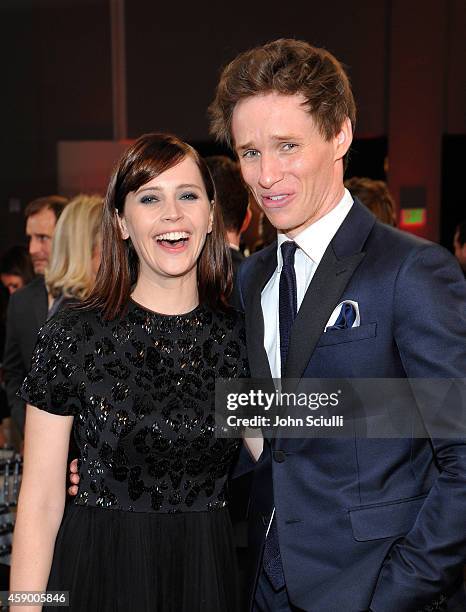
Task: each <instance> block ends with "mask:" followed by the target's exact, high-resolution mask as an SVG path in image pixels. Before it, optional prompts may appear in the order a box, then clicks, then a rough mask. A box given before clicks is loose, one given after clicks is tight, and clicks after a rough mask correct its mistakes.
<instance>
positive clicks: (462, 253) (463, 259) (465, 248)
mask: <svg viewBox="0 0 466 612" xmlns="http://www.w3.org/2000/svg"><path fill="white" fill-rule="evenodd" d="M453 247H454V249H455V257H456V259H457V260H458V261H459V262H460V266H461V267H462V269H463V270H464V271H465V272H466V243H465V244H463V245H461V244H460V241H459V232H456V233H455V237H454V239H453Z"/></svg>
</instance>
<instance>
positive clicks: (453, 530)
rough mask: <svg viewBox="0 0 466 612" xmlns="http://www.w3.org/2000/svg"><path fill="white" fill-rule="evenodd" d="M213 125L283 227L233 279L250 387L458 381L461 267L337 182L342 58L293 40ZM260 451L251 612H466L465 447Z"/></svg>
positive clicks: (345, 134) (385, 443) (258, 64)
mask: <svg viewBox="0 0 466 612" xmlns="http://www.w3.org/2000/svg"><path fill="white" fill-rule="evenodd" d="M210 114H211V129H212V133H213V134H214V135H215V136H216V137H217V138H218V139H219V140H221V141H223V142H224V143H226V144H229V145H230V146H231V147H232V148H233V149H234V151H235V152H236V154H237V155H238V158H239V160H240V165H241V171H242V175H243V179H244V180H245V182H246V184H247V185H248V187H249V189H250V191H251V192H252V193H253V194H254V196H255V198H256V199H257V202H258V203H259V205H260V207H261V208H262V209H263V210H264V212H265V214H266V215H267V217H268V218H269V220H270V221H271V223H272V224H273V225H274V226H275V227H276V228H277V230H278V239H277V242H276V243H274V244H272V245H271V246H269V247H267V248H265V249H264V250H262V251H260V252H259V253H258V254H257V255H252V256H251V257H249V258H248V259H247V260H246V261H245V262H244V263H243V265H242V266H241V268H240V270H239V274H238V282H237V285H238V286H237V290H238V295H239V299H240V304H241V306H242V308H243V309H244V311H245V315H246V330H247V343H248V356H249V360H250V369H251V375H252V376H253V377H255V378H271V377H274V378H280V377H282V379H291V378H294V379H305V378H343V379H344V378H408V377H410V378H458V379H459V378H463V377H464V376H465V372H466V344H465V342H464V338H465V333H466V283H465V282H464V279H463V277H462V275H461V273H460V270H459V268H458V265H457V264H456V262H455V261H454V259H453V257H452V256H451V254H449V253H448V252H447V251H446V250H445V249H443V248H442V247H439V246H437V245H434V244H432V243H429V242H427V241H424V240H421V239H418V238H416V237H414V236H412V235H409V234H405V233H402V232H399V231H398V230H396V229H394V228H392V227H389V226H387V225H384V224H382V223H380V222H379V221H377V220H376V218H375V217H374V215H373V214H372V213H371V212H370V211H368V210H367V208H366V207H364V206H363V205H362V204H361V203H360V202H359V201H358V200H357V199H355V198H353V197H352V196H351V194H350V193H349V191H347V190H345V188H344V184H343V175H344V167H345V160H346V158H347V155H348V151H349V148H350V145H351V141H352V137H353V130H354V125H355V117H356V108H355V103H354V99H353V95H352V92H351V87H350V83H349V80H348V78H347V75H346V74H345V72H344V69H343V68H342V66H341V64H340V63H339V62H338V60H337V59H336V58H335V57H333V56H332V55H331V54H330V53H328V52H327V51H325V50H323V49H318V48H315V47H312V46H311V45H309V44H308V43H305V42H301V41H295V40H283V39H282V40H278V41H274V42H272V43H269V44H267V45H264V46H262V47H259V48H257V49H253V50H251V51H247V52H245V53H243V54H241V55H239V56H238V57H237V58H236V59H235V60H233V61H232V62H231V63H230V64H229V65H228V66H227V67H226V68H225V69H224V71H223V73H222V75H221V78H220V82H219V85H218V88H217V93H216V97H215V99H214V102H213V103H212V105H211V107H210ZM283 382H285V383H286V380H285V381H283V380H282V383H283ZM421 416H423V417H424V416H425V415H421ZM449 417H450V415H449V414H448V411H447V412H446V413H442V414H441V415H440V419H445V424H447V423H448V419H449ZM441 424H443V421H442V423H441ZM424 425H425V426H426V427H427V428H428V429H430V428H429V423H428V422H427V421H426V420H425V419H424ZM253 450H254V449H253ZM256 451H257V452H256V454H255V457H256V458H258V461H257V464H256V465H255V468H254V483H253V487H252V496H251V503H250V546H251V560H252V562H253V565H254V572H253V574H252V582H251V607H252V609H253V610H254V611H255V612H265V611H266V610H267V611H269V610H270V611H277V612H278V611H280V612H281V611H299V610H305V611H312V612H337V611H338V612H339V611H343V610H344V611H345V612H361V611H366V610H372V611H373V612H395V611H396V612H414V611H417V610H434V609H435V610H437V609H438V610H442V609H444V610H458V611H459V610H464V609H466V597H465V593H464V588H463V579H462V566H463V564H464V562H465V560H466V522H465V520H464V517H465V514H466V443H465V440H464V438H461V439H438V438H436V437H435V436H431V437H430V438H419V439H415V438H412V439H411V438H405V439H401V438H397V439H362V438H361V439H350V440H345V439H338V438H333V439H332V438H327V439H325V438H322V439H287V438H286V437H284V436H280V431H278V432H277V433H276V435H275V436H274V437H267V436H266V437H265V440H264V441H263V449H259V450H257V449H256ZM260 453H261V454H260ZM259 454H260V456H259ZM243 458H244V456H243Z"/></svg>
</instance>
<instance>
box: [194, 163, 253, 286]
mask: <svg viewBox="0 0 466 612" xmlns="http://www.w3.org/2000/svg"><path fill="white" fill-rule="evenodd" d="M205 162H206V164H207V166H208V168H209V170H210V173H211V175H212V178H213V179H214V184H215V191H216V194H217V202H218V204H219V206H220V210H221V211H222V217H223V223H224V225H225V231H226V238H227V242H228V245H229V247H230V255H231V261H232V264H233V279H235V278H236V273H237V271H238V268H239V266H240V265H241V263H242V262H243V260H244V255H243V253H242V252H241V250H240V241H241V234H242V233H243V232H245V231H246V230H247V228H248V225H249V222H250V221H251V211H250V209H249V206H248V202H249V195H248V192H247V189H246V187H245V185H244V183H243V179H242V178H241V171H240V169H239V166H238V164H237V163H236V162H234V161H233V160H231V159H230V158H229V157H226V156H224V155H212V156H210V157H206V158H205Z"/></svg>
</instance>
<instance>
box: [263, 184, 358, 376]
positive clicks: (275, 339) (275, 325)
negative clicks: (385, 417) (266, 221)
mask: <svg viewBox="0 0 466 612" xmlns="http://www.w3.org/2000/svg"><path fill="white" fill-rule="evenodd" d="M352 206H353V198H352V197H351V195H350V193H349V191H348V190H347V189H345V193H344V195H343V197H342V199H341V200H340V202H339V203H338V204H337V205H336V206H335V208H332V210H331V211H330V212H329V213H327V214H326V215H324V216H323V217H322V218H321V219H319V220H318V221H316V222H315V223H313V224H312V225H310V226H309V227H306V229H304V230H303V231H302V232H301V233H300V234H298V235H297V236H296V237H295V239H294V241H295V242H296V244H297V245H298V247H299V248H298V249H296V253H295V260H294V269H295V273H296V285H297V299H298V311H299V308H300V307H301V304H302V301H303V299H304V295H305V294H306V291H307V288H308V287H309V283H310V282H311V280H312V277H313V276H314V274H315V271H316V270H317V266H318V265H319V263H320V261H321V259H322V257H323V256H324V253H325V251H326V250H327V247H328V245H329V244H330V242H331V241H332V239H333V237H334V236H335V234H336V233H337V230H338V228H339V227H340V225H341V224H342V223H343V221H344V220H345V218H346V215H347V214H348V213H349V211H350V210H351V207H352ZM287 240H290V238H288V237H287V236H286V234H283V233H280V232H279V233H278V239H277V242H278V243H277V268H276V270H275V272H274V273H273V275H272V277H271V278H270V280H269V282H268V283H267V284H266V286H265V287H264V289H263V290H262V294H261V305H262V314H263V317H264V323H265V325H264V347H265V351H266V353H267V357H268V359H269V364H270V371H271V372H272V377H273V378H280V375H281V364H280V326H279V319H278V300H279V284H280V273H281V271H282V265H283V261H282V252H281V249H280V247H281V245H282V244H283V243H284V242H286V241H287ZM322 331H323V330H322Z"/></svg>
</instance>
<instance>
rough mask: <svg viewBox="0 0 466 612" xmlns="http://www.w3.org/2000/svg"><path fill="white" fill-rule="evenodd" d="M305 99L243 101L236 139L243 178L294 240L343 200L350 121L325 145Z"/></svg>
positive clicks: (239, 105)
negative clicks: (305, 105)
mask: <svg viewBox="0 0 466 612" xmlns="http://www.w3.org/2000/svg"><path fill="white" fill-rule="evenodd" d="M304 102H305V98H304V96H303V95H302V94H295V95H283V94H279V93H276V92H272V93H268V94H265V95H257V96H252V97H250V98H245V99H243V100H240V101H239V102H238V103H237V104H236V106H235V108H234V110H233V120H232V135H233V140H234V146H235V150H236V152H237V154H238V158H239V161H240V164H241V172H242V174H243V178H244V180H245V182H246V183H247V185H248V186H249V188H250V189H251V191H252V193H253V194H254V196H255V198H256V200H257V202H258V203H259V206H260V207H261V208H262V209H263V211H264V213H265V214H266V216H267V217H268V219H269V220H270V222H271V223H272V224H273V225H274V226H275V227H276V228H277V229H278V230H281V231H283V232H285V233H286V234H287V235H288V236H289V237H290V238H294V237H295V236H296V235H297V234H299V233H300V232H301V231H302V230H303V229H305V228H306V227H307V226H309V225H311V224H312V223H314V222H315V221H317V220H318V219H320V218H321V217H323V216H324V215H325V214H326V213H328V212H329V211H330V210H331V209H332V208H333V207H334V206H336V204H338V202H339V201H340V199H341V198H342V196H343V189H344V188H343V161H342V160H343V156H344V155H345V153H346V152H347V150H348V148H349V146H350V144H351V140H352V133H351V125H350V121H349V120H346V121H345V122H344V124H343V125H342V128H341V131H340V132H339V134H337V135H336V136H335V137H333V138H331V139H330V140H325V139H324V138H323V136H322V135H321V133H320V132H319V130H318V128H317V126H316V124H315V122H314V120H313V118H312V117H311V115H310V114H309V113H308V111H307V109H306V108H305V107H304V106H303V103H304Z"/></svg>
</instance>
